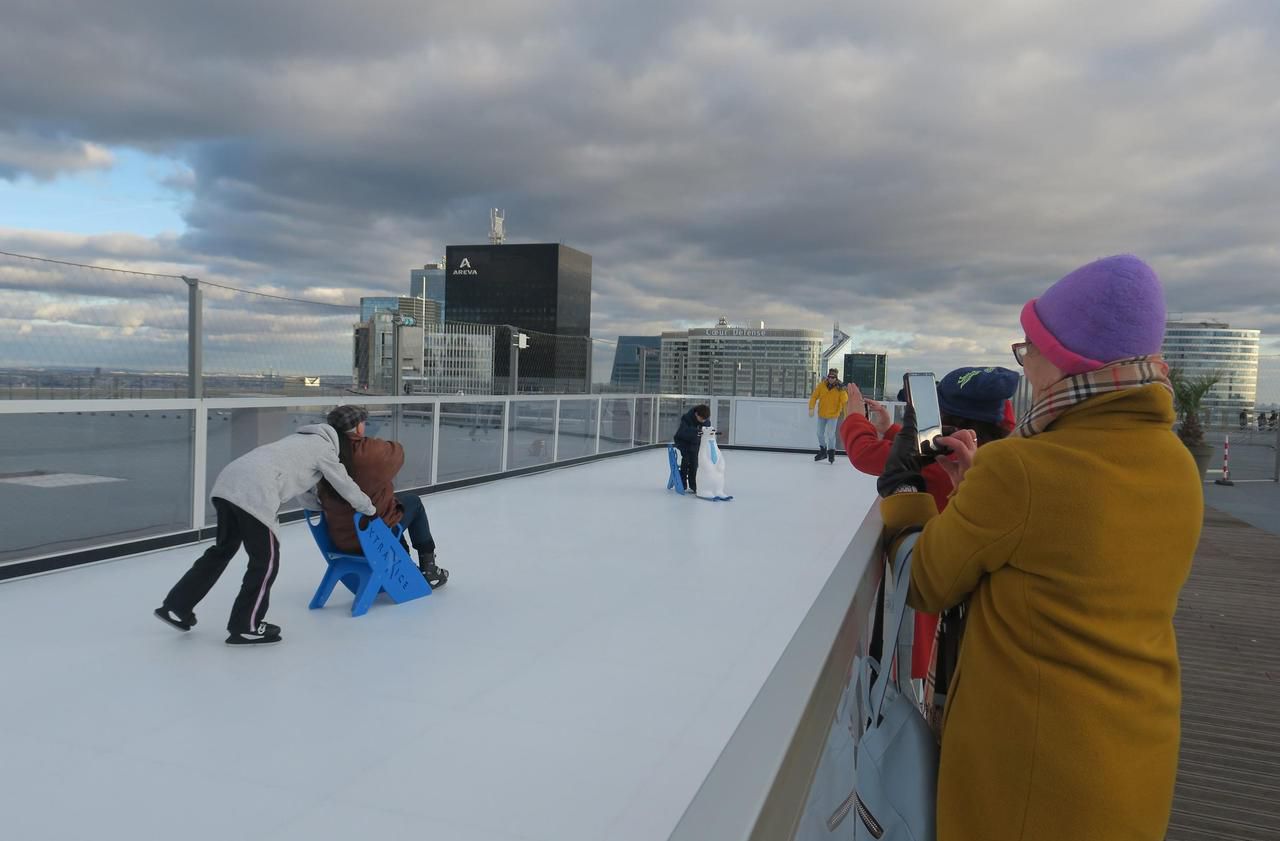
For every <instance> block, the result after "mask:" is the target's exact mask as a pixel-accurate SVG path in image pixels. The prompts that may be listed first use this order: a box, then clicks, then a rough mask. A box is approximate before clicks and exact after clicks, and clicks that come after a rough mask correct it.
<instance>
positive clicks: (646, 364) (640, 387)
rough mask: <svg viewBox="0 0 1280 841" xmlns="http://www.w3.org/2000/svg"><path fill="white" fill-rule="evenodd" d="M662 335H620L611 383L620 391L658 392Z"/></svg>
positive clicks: (660, 381) (660, 379)
mask: <svg viewBox="0 0 1280 841" xmlns="http://www.w3.org/2000/svg"><path fill="white" fill-rule="evenodd" d="M661 351H662V337H661V336H619V337H618V347H617V348H616V349H615V350H614V352H613V373H612V375H611V376H610V377H609V385H610V386H611V387H612V388H615V389H617V390H619V391H634V392H637V393H649V394H652V393H655V392H657V391H658V389H659V388H660V387H661V385H662V371H661V365H660V364H659V363H660V356H661Z"/></svg>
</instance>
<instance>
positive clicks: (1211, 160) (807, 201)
mask: <svg viewBox="0 0 1280 841" xmlns="http://www.w3.org/2000/svg"><path fill="white" fill-rule="evenodd" d="M902 5H903V4H884V3H879V2H870V0H867V2H853V3H846V4H840V5H839V6H838V7H837V6H832V4H830V3H827V2H814V1H813V0H798V2H793V3H788V4H786V5H785V6H784V7H780V6H778V4H776V3H766V2H762V0H761V1H760V2H757V0H738V1H737V2H729V0H713V2H702V3H692V4H691V3H676V2H670V0H663V2H659V3H651V4H641V5H635V4H614V3H585V2H568V1H567V0H562V2H554V3H547V2H534V1H533V0H490V1H489V2H481V3H477V2H469V3H442V4H428V6H427V7H423V6H422V4H418V3H411V2H391V1H390V0H383V2H372V3H366V4H364V5H363V6H362V7H361V9H360V10H359V11H351V10H349V9H348V8H347V4H343V3H338V2H332V1H331V2H302V0H289V2H281V3H275V4H271V6H270V8H269V9H266V8H263V7H261V5H260V4H249V3H247V2H229V3H220V4H206V5H205V6H204V7H201V8H186V7H183V6H181V5H179V6H174V5H173V4H171V3H162V2H159V0H121V2H116V3H112V4H108V6H109V8H108V7H106V6H103V5H102V4H100V3H93V2H90V1H89V0H79V2H73V0H62V2H49V0H45V2H40V3H35V2H23V3H18V4H17V8H16V9H13V10H11V11H10V12H9V13H8V14H7V19H6V26H5V28H4V31H3V32H0V115H3V116H0V140H2V139H3V138H4V137H6V136H20V137H58V138H62V140H61V141H59V142H61V143H63V144H65V145H66V148H69V149H76V148H81V149H83V148H99V147H105V146H114V145H121V146H134V147H137V148H140V149H144V150H147V151H150V152H153V153H156V154H163V155H167V156H170V157H172V158H174V159H176V160H178V161H180V162H181V163H182V164H183V166H184V167H186V168H188V169H189V176H187V175H185V174H184V179H183V182H182V183H183V184H184V185H185V186H186V187H187V188H188V189H189V190H190V194H191V196H190V203H189V209H188V211H187V212H186V223H187V226H188V228H187V231H186V232H185V233H184V234H182V235H181V237H178V238H171V239H166V240H162V241H158V242H156V243H154V244H152V245H147V244H145V243H136V244H134V246H132V249H133V250H134V251H136V253H134V254H128V253H123V252H122V251H121V250H120V248H119V247H118V246H119V245H120V243H119V242H116V243H115V244H114V245H115V246H117V250H116V252H115V253H111V252H110V251H106V252H97V253H96V254H95V253H92V252H95V251H96V249H98V248H100V247H101V248H107V247H108V246H109V245H111V243H110V241H109V240H106V239H102V240H99V239H97V238H94V239H93V240H92V241H86V242H83V243H81V244H80V245H79V246H73V245H72V244H71V243H64V245H66V246H67V247H68V248H70V249H71V250H72V251H75V248H83V249H86V252H80V251H75V253H77V254H81V253H85V256H92V257H95V258H101V259H103V260H104V261H107V260H108V259H109V258H112V257H114V258H117V259H129V260H131V261H132V260H137V261H139V263H138V264H137V265H156V264H165V265H169V266H172V267H177V269H179V270H185V271H189V272H200V273H201V274H202V276H206V277H220V278H225V279H228V280H230V281H231V282H235V283H238V284H240V285H250V286H255V287H257V286H262V287H264V288H272V289H284V290H290V289H292V290H295V291H297V290H304V289H308V288H341V289H346V290H349V298H348V299H347V300H349V301H351V300H354V299H355V298H357V297H358V296H359V295H360V294H372V293H374V292H377V291H398V290H400V289H402V288H403V285H404V278H405V277H406V273H407V269H408V268H409V267H411V266H413V265H417V264H420V263H422V262H423V261H424V260H426V259H428V258H431V257H434V256H435V255H438V254H440V253H442V251H443V247H444V245H446V244H448V243H453V242H464V241H478V240H482V239H483V235H484V232H485V213H486V210H487V208H488V207H490V206H502V207H505V208H506V209H507V211H508V218H509V220H510V221H509V228H510V231H511V232H512V234H513V236H514V238H516V239H518V240H522V241H535V240H564V241H566V242H567V243H569V244H571V245H574V246H576V247H579V248H582V249H584V250H586V251H589V252H591V253H592V254H593V255H594V257H595V283H596V295H595V299H594V307H595V313H594V322H593V323H594V332H596V333H597V335H615V334H617V333H619V332H626V333H631V332H645V331H657V330H659V329H662V328H664V327H667V328H669V327H673V326H676V325H677V324H680V323H705V322H707V321H709V320H711V319H713V318H714V317H716V316H718V315H720V314H725V315H728V316H729V317H730V318H731V319H734V320H737V321H741V322H747V321H754V320H758V319H764V320H766V321H767V322H770V323H773V324H777V325H779V326H781V325H784V324H785V325H788V326H806V327H818V328H822V329H827V328H828V327H829V326H830V321H832V320H833V319H836V318H838V319H840V321H841V322H842V323H843V324H845V325H862V326H863V329H864V330H865V331H866V333H867V335H868V337H869V339H868V341H871V340H872V339H875V340H877V341H884V339H883V338H882V337H883V336H884V335H885V334H886V333H890V334H893V335H902V336H903V337H904V338H902V339H901V341H900V342H899V340H897V339H895V340H894V341H895V342H897V344H895V346H894V347H893V348H892V351H893V352H894V354H895V355H896V356H897V357H898V358H899V359H900V360H901V361H902V363H903V364H912V365H915V364H928V365H930V366H933V367H938V368H946V367H948V366H949V365H950V364H959V363H960V362H969V361H974V362H979V361H980V362H987V361H996V360H1002V359H1004V357H1005V356H1007V345H1008V342H1009V341H1011V340H1012V339H1013V338H1016V337H1017V333H1018V328H1017V320H1016V316H1017V308H1018V307H1019V306H1020V305H1021V303H1022V302H1023V301H1025V300H1026V299H1027V298H1028V297H1031V296H1032V295H1034V294H1037V293H1038V292H1039V291H1040V290H1042V289H1043V288H1044V286H1046V285H1047V284H1048V283H1050V282H1052V281H1053V280H1054V279H1056V278H1057V277H1059V276H1060V275H1062V274H1064V273H1065V272H1067V271H1069V270H1070V269H1071V268H1073V267H1075V266H1076V265H1079V264H1080V263H1082V262H1085V261H1087V260H1089V259H1092V258H1094V257H1097V256H1102V255H1105V254H1110V253H1117V252H1124V251H1131V252H1135V253H1139V254H1142V255H1144V256H1146V257H1147V258H1148V259H1150V260H1151V262H1152V263H1153V264H1154V265H1155V266H1156V268H1157V270H1158V271H1159V272H1160V273H1161V275H1162V277H1163V278H1164V279H1165V281H1166V284H1167V286H1168V297H1169V301H1170V308H1171V309H1173V310H1179V311H1184V312H1187V313H1188V314H1206V315H1214V316H1218V317H1222V318H1227V319H1229V320H1231V321H1233V322H1238V323H1241V324H1243V325H1247V326H1258V327H1262V328H1263V329H1264V330H1267V331H1268V332H1269V333H1270V334H1271V335H1280V304H1277V303H1276V300H1275V296H1274V292H1273V290H1274V288H1275V285H1276V279H1277V276H1278V275H1280V253H1278V252H1277V251H1276V249H1275V246H1274V220H1275V219H1276V218H1278V217H1280V194H1278V193H1277V192H1276V191H1275V189H1274V186H1273V185H1275V184H1276V183H1280V158H1277V156H1275V155H1274V153H1273V145H1274V144H1273V139H1274V138H1275V137H1276V136H1278V135H1280V112H1278V111H1277V110H1276V108H1275V92H1274V91H1275V87H1274V80H1275V79H1277V78H1280V50H1278V49H1277V46H1278V45H1277V34H1280V15H1278V14H1277V12H1276V11H1275V4H1273V3H1269V2H1263V0H1258V2H1222V1H1221V0H1165V2H1160V3H1158V4H1148V3H1134V4H1129V5H1127V6H1123V7H1116V6H1114V4H1112V3H1104V2H1102V0H1083V1H1078V2H1066V0H1062V2H1044V3H1036V4H1006V3H1000V4H980V5H979V6H978V7H974V6H972V4H970V5H968V6H965V5H963V4H950V3H929V4H910V8H901V6H902ZM6 133H7V134H6ZM75 144H95V145H94V146H84V145H81V146H76V145H75ZM3 149H4V144H3V143H2V142H0V152H2V151H3ZM12 157H13V158H14V159H13V160H12V161H10V162H9V164H8V165H9V166H10V167H11V170H12V172H13V173H17V172H19V171H23V170H25V171H27V172H30V173H32V174H39V173H40V172H41V171H43V172H46V173H47V172H51V171H56V170H55V169H50V168H49V164H45V165H44V169H43V170H41V169H40V168H39V166H38V165H37V163H35V162H32V161H31V160H29V159H28V160H26V162H25V163H24V159H23V157H22V156H20V155H17V156H12ZM5 160H6V158H5V156H4V155H3V154H0V177H4V170H3V168H2V167H3V166H4V162H5ZM73 165H74V164H73V162H72V163H68V164H64V165H63V167H64V168H65V167H72V166H73ZM187 171H188V170H187V169H184V170H183V172H184V173H186V172H187ZM9 177H12V175H10V176H9ZM21 236H25V237H27V238H28V239H30V238H31V237H32V236H34V235H30V234H22V235H21ZM15 238H20V235H19V234H17V233H14V232H9V233H6V234H2V235H0V240H3V241H4V242H5V243H7V244H8V246H9V247H11V248H12V249H13V250H21V249H20V248H17V247H16V246H14V245H13V242H14V239H15ZM44 242H45V243H46V244H47V245H49V246H51V247H53V246H56V245H57V244H58V243H57V241H56V240H50V239H45V240H44ZM148 249H150V251H149V252H148ZM129 250H130V249H124V250H123V251H129ZM41 253H51V254H55V255H61V256H66V255H67V251H58V250H56V248H54V250H49V249H46V250H44V251H42V252H41ZM132 264H133V263H131V265H132ZM183 267H185V269H184V268H183ZM1272 352H1273V353H1280V350H1272ZM956 354H960V355H963V356H965V358H964V359H956V358H955V355H956ZM1267 376H1268V377H1270V379H1269V380H1267V383H1268V385H1266V386H1264V388H1269V389H1270V394H1269V399H1273V400H1276V399H1280V376H1275V375H1272V374H1267Z"/></svg>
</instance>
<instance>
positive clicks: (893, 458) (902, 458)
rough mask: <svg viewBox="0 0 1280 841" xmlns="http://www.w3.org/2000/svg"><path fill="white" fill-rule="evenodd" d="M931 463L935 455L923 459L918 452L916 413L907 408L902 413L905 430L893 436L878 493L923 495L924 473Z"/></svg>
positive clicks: (883, 494) (881, 494) (878, 481)
mask: <svg viewBox="0 0 1280 841" xmlns="http://www.w3.org/2000/svg"><path fill="white" fill-rule="evenodd" d="M931 461H933V457H932V456H921V455H920V454H919V453H917V452H916V413H915V410H914V409H912V408H911V406H909V405H908V406H907V407H906V410H905V411H904V412H903V413H902V429H900V430H899V431H898V434H897V435H895V436H894V438H893V444H891V445H890V447H889V457H888V459H886V460H885V464H884V470H883V471H882V472H881V473H880V478H879V479H878V480H877V481H876V490H877V491H879V492H880V496H884V497H888V496H893V495H894V494H895V493H903V492H905V491H906V489H914V490H915V491H916V492H917V493H923V492H924V491H925V484H924V476H923V475H922V474H921V471H922V470H924V466H925V465H926V464H928V463H929V462H931Z"/></svg>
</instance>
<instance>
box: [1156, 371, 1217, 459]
mask: <svg viewBox="0 0 1280 841" xmlns="http://www.w3.org/2000/svg"><path fill="white" fill-rule="evenodd" d="M1221 379H1222V373H1221V372H1219V371H1214V372H1212V373H1209V374H1201V375H1200V376H1194V377H1193V376H1188V375H1187V373H1186V372H1185V371H1183V370H1181V369H1180V368H1170V369H1169V383H1170V385H1172V386H1173V408H1174V411H1175V412H1177V414H1178V417H1179V418H1180V419H1181V421H1182V422H1181V423H1180V424H1179V425H1178V437H1179V438H1181V439H1182V443H1184V444H1186V445H1187V448H1188V449H1191V450H1194V449H1196V448H1198V447H1203V446H1204V427H1203V426H1201V424H1200V404H1201V403H1202V402H1204V397H1205V395H1206V394H1208V393H1209V390H1210V389H1212V388H1213V387H1214V386H1215V385H1217V384H1218V381H1219V380H1221Z"/></svg>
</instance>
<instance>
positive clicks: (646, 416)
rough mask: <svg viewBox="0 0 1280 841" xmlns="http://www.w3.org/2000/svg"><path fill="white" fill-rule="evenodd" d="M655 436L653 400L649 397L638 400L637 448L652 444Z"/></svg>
mask: <svg viewBox="0 0 1280 841" xmlns="http://www.w3.org/2000/svg"><path fill="white" fill-rule="evenodd" d="M653 434H654V432H653V400H651V399H650V398H648V397H639V398H636V439H635V443H636V446H637V447H643V446H644V445H645V444H652V443H653Z"/></svg>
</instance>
